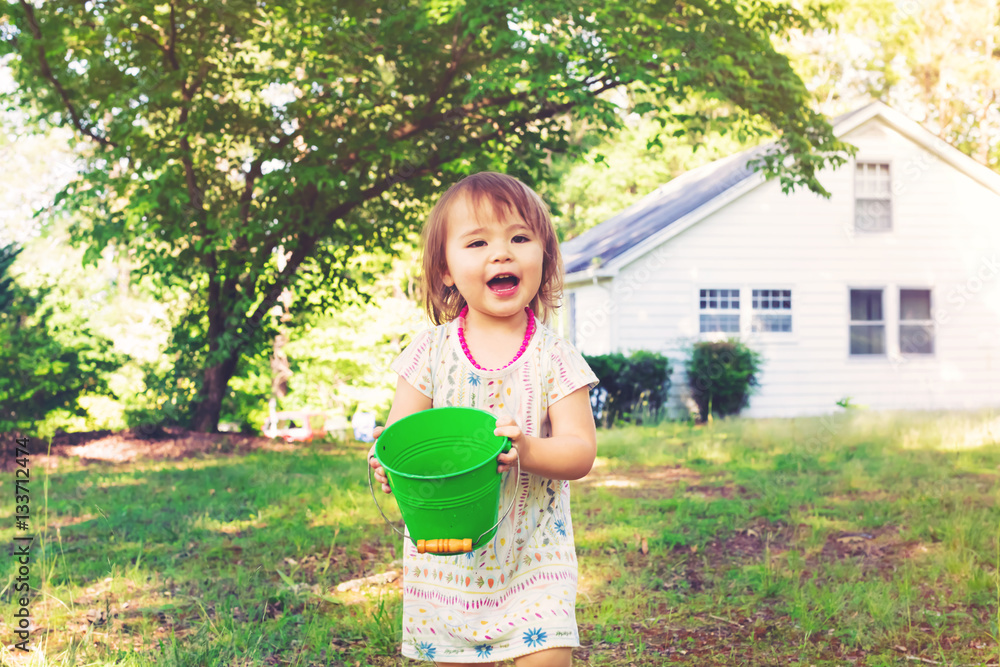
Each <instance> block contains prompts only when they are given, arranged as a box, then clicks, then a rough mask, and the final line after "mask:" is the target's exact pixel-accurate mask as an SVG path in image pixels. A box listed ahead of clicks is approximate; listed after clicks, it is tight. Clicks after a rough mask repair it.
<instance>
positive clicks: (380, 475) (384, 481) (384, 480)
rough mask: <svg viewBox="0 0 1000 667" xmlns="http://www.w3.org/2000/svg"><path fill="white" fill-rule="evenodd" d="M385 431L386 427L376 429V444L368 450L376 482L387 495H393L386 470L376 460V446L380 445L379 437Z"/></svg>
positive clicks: (369, 461) (369, 464)
mask: <svg viewBox="0 0 1000 667" xmlns="http://www.w3.org/2000/svg"><path fill="white" fill-rule="evenodd" d="M384 430H385V427H384V426H376V427H375V431H374V435H375V444H373V445H372V448H371V449H370V450H368V466H369V467H370V468H371V469H372V470H374V471H375V472H374V473H373V474H374V475H375V481H376V482H378V483H379V484H381V485H382V490H383V491H385V492H386V493H392V488H391V487H390V486H389V478H388V477H386V476H385V468H383V467H382V466H381V465H379V462H378V460H377V459H376V458H375V446H376V445H378V437H379V436H380V435H382V431H384Z"/></svg>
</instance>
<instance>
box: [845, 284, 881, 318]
mask: <svg viewBox="0 0 1000 667" xmlns="http://www.w3.org/2000/svg"><path fill="white" fill-rule="evenodd" d="M881 319H882V290H880V289H852V290H851V320H853V321H855V322H864V321H876V322H877V321H880V320H881Z"/></svg>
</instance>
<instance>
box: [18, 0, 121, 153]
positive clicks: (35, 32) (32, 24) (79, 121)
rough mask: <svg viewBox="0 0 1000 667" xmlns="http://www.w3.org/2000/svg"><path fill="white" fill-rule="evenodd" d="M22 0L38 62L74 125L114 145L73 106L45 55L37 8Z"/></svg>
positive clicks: (98, 140) (106, 144)
mask: <svg viewBox="0 0 1000 667" xmlns="http://www.w3.org/2000/svg"><path fill="white" fill-rule="evenodd" d="M20 2H21V8H22V9H24V14H25V16H26V17H27V19H28V27H29V28H30V29H31V34H32V36H33V37H34V38H35V42H37V44H38V64H39V66H40V67H41V70H42V76H43V77H44V78H45V79H46V80H48V81H49V83H51V84H52V87H53V88H55V90H56V92H57V93H58V94H59V98H60V99H61V100H62V101H63V105H64V106H65V107H66V110H67V111H68V112H69V116H70V118H71V119H72V121H73V126H74V127H75V128H76V129H77V130H79V131H80V132H81V133H83V134H85V135H87V136H88V137H90V138H91V139H93V140H94V141H96V142H97V143H99V144H101V145H102V146H114V143H113V142H111V141H110V140H109V139H108V138H107V137H104V136H102V135H100V134H97V133H95V132H94V128H93V127H90V126H87V125H85V124H84V122H83V118H82V117H81V116H80V114H79V113H78V112H77V110H76V108H75V107H74V106H73V103H72V101H70V98H69V93H67V92H66V89H65V88H63V87H62V84H60V83H59V80H58V79H56V76H55V74H53V73H52V68H50V67H49V61H48V58H46V56H45V44H44V43H43V40H42V30H41V28H40V27H39V25H38V20H37V19H36V18H35V8H34V7H33V6H32V5H31V3H29V2H27V1H26V0H20Z"/></svg>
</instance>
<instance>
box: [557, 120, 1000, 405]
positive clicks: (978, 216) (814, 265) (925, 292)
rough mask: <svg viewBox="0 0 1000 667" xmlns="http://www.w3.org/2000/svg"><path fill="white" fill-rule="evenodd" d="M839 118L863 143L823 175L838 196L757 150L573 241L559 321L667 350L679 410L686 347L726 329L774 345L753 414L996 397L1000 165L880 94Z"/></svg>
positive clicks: (592, 345)
mask: <svg viewBox="0 0 1000 667" xmlns="http://www.w3.org/2000/svg"><path fill="white" fill-rule="evenodd" d="M833 127H834V131H835V133H836V135H837V136H838V137H840V138H841V139H843V140H845V141H846V142H848V143H851V144H853V145H855V146H857V147H858V152H857V155H856V156H855V158H854V159H853V160H852V161H850V162H849V163H848V164H846V165H844V166H842V167H840V168H839V169H837V170H832V169H831V170H826V171H824V172H822V173H821V174H820V175H819V179H820V181H821V182H822V183H823V186H824V187H825V188H826V189H827V190H828V191H829V192H830V193H831V194H832V196H831V197H830V198H829V199H824V198H822V197H820V196H818V195H815V194H813V193H811V192H808V191H801V190H797V191H796V192H795V193H793V194H789V195H786V194H784V193H782V192H781V188H780V184H779V183H778V182H777V181H765V180H764V178H763V176H761V175H760V174H759V173H754V172H751V171H749V170H748V169H747V168H746V166H745V165H746V162H747V160H748V159H749V157H751V156H752V155H753V151H747V152H744V153H741V154H739V155H735V156H732V157H730V158H726V159H724V160H719V161H717V162H714V163H711V164H708V165H705V166H703V167H700V168H698V169H695V170H693V171H691V172H688V173H686V174H684V175H683V176H681V177H679V178H676V179H674V180H672V181H670V182H669V183H667V184H665V185H664V186H662V187H660V188H658V189H657V190H656V191H654V192H652V193H651V194H649V195H648V196H646V197H645V198H644V199H642V200H641V201H639V202H638V203H636V204H635V205H633V206H631V207H630V208H628V209H626V210H624V211H622V212H621V213H620V214H618V215H616V216H614V217H613V218H611V219H609V220H607V221H605V222H603V223H601V224H600V225H598V226H597V227H595V228H593V229H591V230H588V231H587V232H586V233H584V234H582V235H580V236H579V237H577V238H575V239H572V240H570V241H567V242H566V243H564V244H563V246H562V252H563V256H564V259H565V262H566V272H567V276H566V295H567V299H566V306H567V307H565V308H563V309H562V317H563V319H562V321H561V323H560V325H561V328H562V329H563V331H564V333H565V334H566V335H568V336H569V337H570V339H571V340H573V341H574V342H575V344H576V345H577V346H578V347H579V348H580V350H581V351H582V352H584V353H585V354H602V353H607V352H610V351H621V352H626V353H627V352H630V351H633V350H637V349H645V350H653V351H658V352H661V353H663V354H666V355H668V356H670V357H671V359H672V366H673V375H672V377H671V380H672V386H671V396H670V403H669V406H670V409H671V412H672V413H673V414H674V415H675V416H679V415H686V414H687V413H688V412H689V410H690V409H691V408H692V407H693V403H692V402H691V401H690V397H689V393H688V388H687V379H686V373H685V371H684V359H685V358H686V355H685V352H684V350H685V348H686V347H687V346H689V345H690V344H691V343H693V342H695V341H699V340H708V339H715V338H719V337H727V336H739V337H740V338H741V339H742V340H743V341H744V342H745V343H747V344H748V345H749V346H750V347H752V348H753V349H755V350H757V351H759V352H760V353H761V354H762V356H763V368H762V373H761V375H760V377H759V380H760V383H761V387H760V388H759V389H758V390H757V393H755V394H754V395H753V396H752V398H751V400H750V405H749V407H748V408H747V409H745V410H744V412H743V414H744V415H745V416H749V417H778V416H780V417H789V416H798V415H811V414H812V415H815V414H823V413H828V412H832V411H835V410H838V409H839V408H838V407H837V402H838V401H840V400H842V399H845V398H847V397H850V400H851V402H852V403H855V404H863V405H867V406H869V407H871V408H873V409H971V408H979V407H986V406H1000V174H997V173H995V172H993V171H991V170H990V169H988V168H987V167H985V166H983V165H981V164H979V163H977V162H976V161H975V160H973V159H972V158H970V157H968V156H966V155H964V154H962V153H961V152H959V151H958V150H956V149H955V148H953V147H951V146H949V145H947V144H946V143H945V142H943V141H941V140H940V139H939V138H937V137H936V136H934V135H933V134H931V133H930V132H928V131H927V130H925V129H924V128H922V127H921V126H920V125H919V124H917V123H915V122H913V121H912V120H910V119H908V118H906V117H905V116H903V115H902V114H900V113H898V112H896V111H894V110H893V109H891V108H889V107H887V106H885V105H884V104H882V103H879V102H875V103H873V104H870V105H868V106H865V107H863V108H861V109H859V110H857V111H854V112H851V113H849V114H845V115H844V116H841V117H838V118H837V119H835V120H834V121H833Z"/></svg>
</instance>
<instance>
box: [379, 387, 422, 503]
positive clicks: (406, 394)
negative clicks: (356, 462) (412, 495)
mask: <svg viewBox="0 0 1000 667" xmlns="http://www.w3.org/2000/svg"><path fill="white" fill-rule="evenodd" d="M430 408H431V399H430V397H429V396H425V395H424V394H421V393H420V392H419V391H417V389H416V388H415V387H414V386H413V385H411V384H410V383H409V382H407V381H406V380H404V379H403V377H402V376H400V377H399V380H398V381H397V382H396V395H395V396H394V397H393V399H392V407H391V408H389V416H388V417H386V419H385V426H379V427H378V428H376V429H375V444H373V445H372V448H371V450H370V451H369V452H368V465H369V466H370V467H371V468H372V469H373V470H374V471H375V473H374V474H375V479H376V480H377V481H378V482H380V483H381V484H382V490H383V491H385V492H386V493H390V492H391V491H392V489H390V488H389V480H388V478H386V476H385V470H384V469H383V468H382V466H380V465H379V464H378V461H377V460H375V459H373V458H372V457H373V456H374V455H375V445H377V444H378V437H379V436H380V435H382V431H384V430H385V429H386V428H387V427H388V426H389V425H390V424H392V423H393V422H397V421H399V420H400V419H402V418H403V417H409V416H410V415H412V414H413V413H414V412H420V411H421V410H430Z"/></svg>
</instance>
